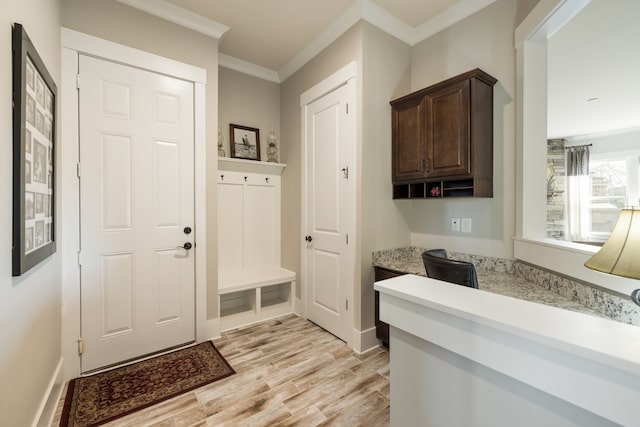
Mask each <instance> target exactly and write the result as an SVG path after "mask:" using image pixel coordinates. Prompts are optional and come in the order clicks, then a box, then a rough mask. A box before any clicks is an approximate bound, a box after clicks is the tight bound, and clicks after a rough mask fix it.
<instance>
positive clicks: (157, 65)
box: [58, 27, 217, 379]
mask: <svg viewBox="0 0 640 427" xmlns="http://www.w3.org/2000/svg"><path fill="white" fill-rule="evenodd" d="M61 42H62V58H61V65H62V75H61V80H62V82H61V110H62V111H64V114H63V115H62V120H61V130H62V132H61V135H62V137H61V141H63V145H64V149H63V150H60V152H61V153H60V163H61V168H60V170H61V179H60V181H59V182H60V188H61V191H60V194H61V201H62V202H61V203H60V204H59V205H58V206H61V215H60V218H61V221H62V226H61V239H60V240H61V241H62V242H63V244H62V245H61V259H62V268H61V269H62V271H61V273H62V290H61V292H62V295H61V296H62V356H63V360H64V374H65V378H66V379H69V378H74V377H77V376H79V375H80V357H79V355H78V340H79V338H80V336H81V335H80V268H79V256H80V255H79V247H80V217H79V216H80V204H79V202H80V188H79V180H78V173H77V165H78V164H79V161H80V152H79V148H80V145H79V144H80V141H79V137H78V134H79V132H78V130H79V114H78V96H77V90H76V88H77V84H78V82H77V78H76V76H77V70H78V55H79V54H87V55H90V56H93V57H96V58H99V59H104V60H107V61H113V62H117V63H120V64H124V65H129V66H132V67H135V68H139V69H143V70H146V71H152V72H156V73H160V74H165V75H168V76H171V77H176V78H179V79H182V80H186V81H189V82H191V83H193V84H194V178H195V182H194V192H195V194H194V196H195V203H194V207H195V211H194V213H195V236H194V238H195V241H196V242H197V249H198V250H197V251H196V252H195V301H194V304H195V338H196V342H202V341H205V340H206V339H207V329H206V328H207V316H206V308H207V306H206V304H207V299H206V298H207V292H206V283H207V269H206V265H207V264H206V255H207V247H206V196H205V194H206V192H205V189H206V158H205V154H206V138H205V136H206V135H205V132H206V121H205V120H206V116H205V85H206V82H207V72H206V70H204V69H202V68H199V67H195V66H193V65H189V64H184V63H182V62H178V61H174V60H172V59H168V58H164V57H161V56H158V55H154V54H151V53H148V52H144V51H141V50H138V49H135V48H131V47H128V46H124V45H121V44H118V43H114V42H110V41H108V40H104V39H100V38H97V37H94V36H91V35H88V34H84V33H80V32H77V31H74V30H71V29H68V28H64V27H63V28H62V30H61ZM215 116H216V115H214V119H215ZM215 120H217V119H215ZM212 125H213V128H217V123H213V124H212Z"/></svg>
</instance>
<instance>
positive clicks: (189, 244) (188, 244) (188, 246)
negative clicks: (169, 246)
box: [176, 242, 193, 250]
mask: <svg viewBox="0 0 640 427" xmlns="http://www.w3.org/2000/svg"><path fill="white" fill-rule="evenodd" d="M176 247H177V248H180V249H186V250H189V249H191V248H192V247H193V245H192V244H191V243H189V242H187V243H185V244H184V245H182V246H176Z"/></svg>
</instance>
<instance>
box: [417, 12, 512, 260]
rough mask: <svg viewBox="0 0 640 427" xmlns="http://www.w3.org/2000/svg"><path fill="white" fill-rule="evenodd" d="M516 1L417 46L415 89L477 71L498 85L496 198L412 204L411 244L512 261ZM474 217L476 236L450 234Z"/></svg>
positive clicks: (495, 138)
mask: <svg viewBox="0 0 640 427" xmlns="http://www.w3.org/2000/svg"><path fill="white" fill-rule="evenodd" d="M517 13H518V7H517V3H516V2H513V1H511V0H501V1H498V2H496V3H494V4H492V5H491V6H488V7H487V8H485V9H483V10H481V11H480V12H478V13H476V14H474V15H472V16H470V17H468V18H467V19H465V20H463V21H461V22H459V23H457V24H456V25H453V26H452V27H450V28H447V29H446V30H444V31H441V32H440V33H438V34H436V35H434V36H433V37H430V38H429V39H427V40H425V41H423V42H421V43H419V44H418V45H416V46H415V47H414V48H413V50H412V71H411V78H412V79H411V81H412V82H411V90H412V91H415V90H418V89H421V88H423V87H426V86H429V85H431V84H434V83H437V82H439V81H441V80H444V79H446V78H448V77H452V76H454V75H457V74H460V73H463V72H465V71H468V70H471V69H473V68H481V69H483V70H484V71H486V72H487V73H489V74H491V75H492V76H494V77H495V78H497V79H498V83H497V84H496V85H495V86H494V110H493V114H494V148H493V149H494V159H493V168H494V174H493V177H494V180H493V192H494V197H493V198H487V199H483V198H477V199H447V200H419V201H413V202H405V203H411V204H412V207H411V214H410V215H409V217H407V218H406V219H407V221H408V223H409V224H410V228H411V231H412V232H413V233H414V235H412V241H413V242H414V243H419V244H420V245H423V246H430V247H436V246H437V247H445V248H447V249H451V250H456V251H460V252H471V253H476V254H482V255H490V256H498V257H504V258H513V244H512V241H511V238H512V236H513V235H514V231H515V102H514V96H515V48H514V44H513V40H514V34H513V31H514V28H515V27H516V20H517V18H516V16H517ZM453 217H457V218H471V219H472V221H473V226H472V233H470V234H467V233H464V234H462V233H459V232H452V231H451V226H450V222H451V218H453Z"/></svg>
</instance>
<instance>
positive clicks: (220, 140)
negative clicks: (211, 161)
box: [218, 128, 224, 157]
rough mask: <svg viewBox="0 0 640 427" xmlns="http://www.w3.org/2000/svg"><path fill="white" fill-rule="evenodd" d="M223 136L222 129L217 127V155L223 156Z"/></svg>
mask: <svg viewBox="0 0 640 427" xmlns="http://www.w3.org/2000/svg"><path fill="white" fill-rule="evenodd" d="M223 145H224V136H223V135H222V129H221V128H218V157H224V147H223Z"/></svg>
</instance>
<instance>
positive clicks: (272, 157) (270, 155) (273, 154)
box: [267, 128, 278, 163]
mask: <svg viewBox="0 0 640 427" xmlns="http://www.w3.org/2000/svg"><path fill="white" fill-rule="evenodd" d="M267 142H268V147H267V162H274V163H278V147H277V146H276V133H275V132H274V130H273V128H271V133H270V134H269V139H268V140H267Z"/></svg>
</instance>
